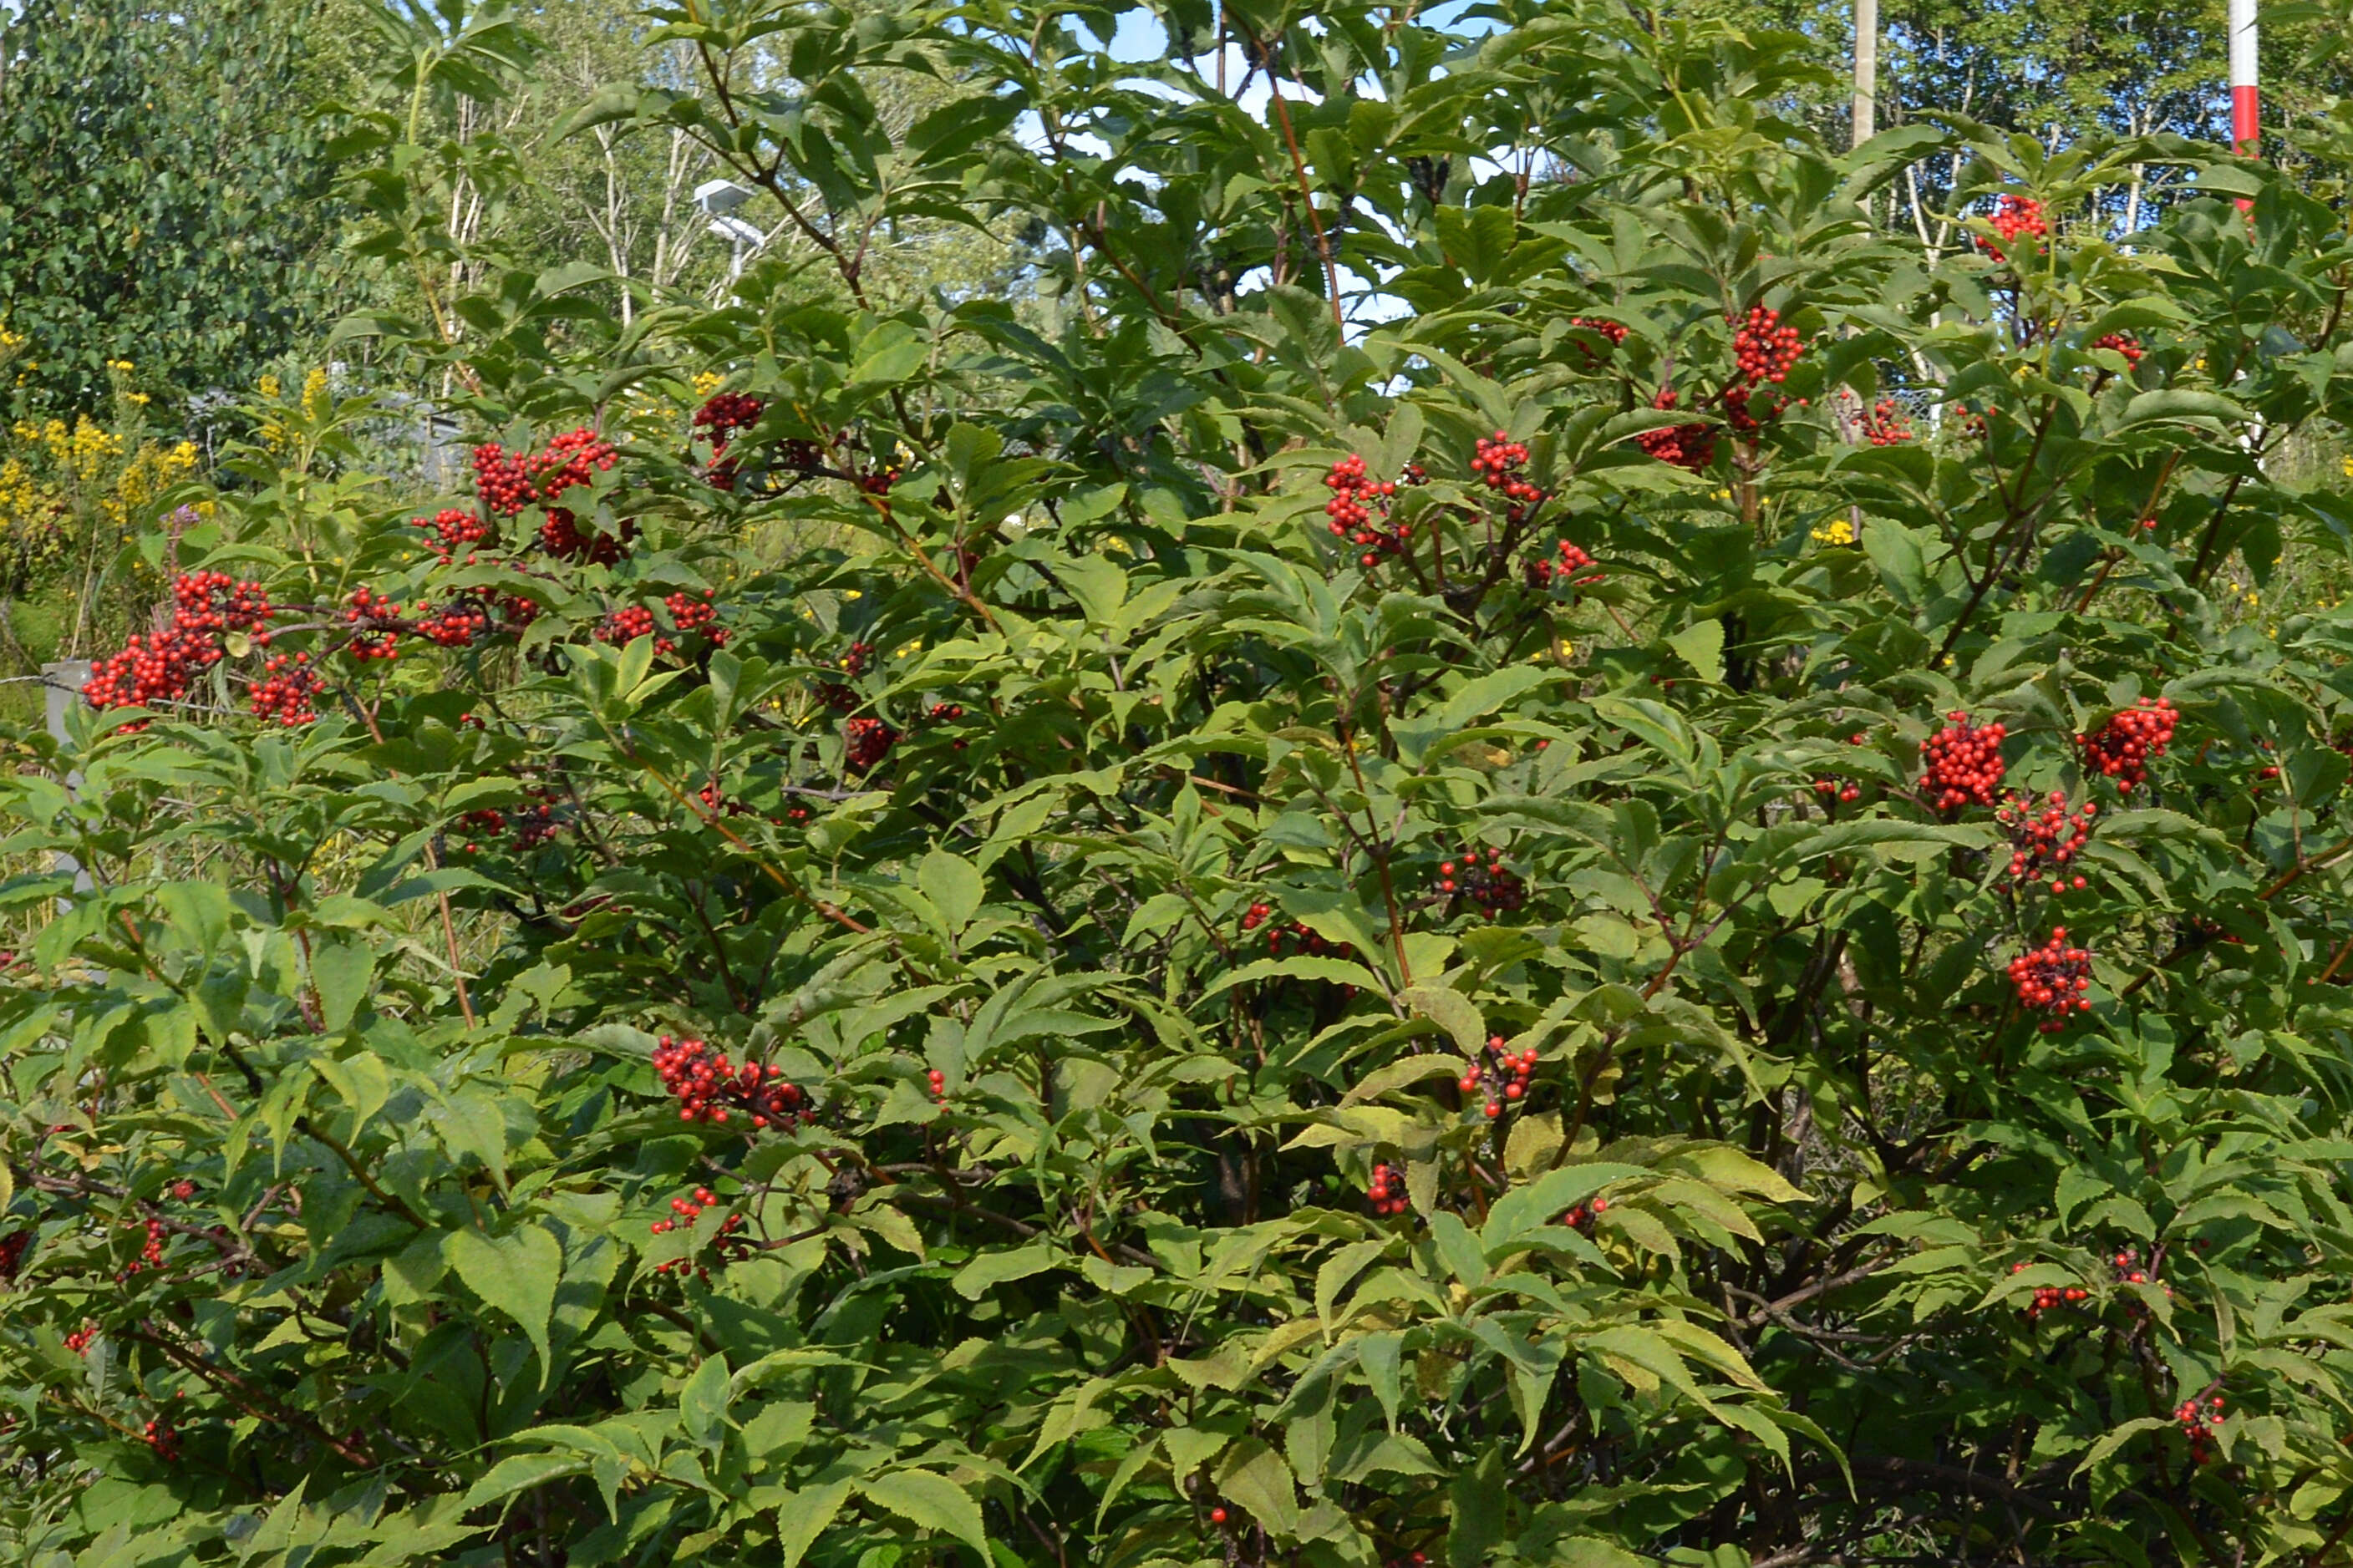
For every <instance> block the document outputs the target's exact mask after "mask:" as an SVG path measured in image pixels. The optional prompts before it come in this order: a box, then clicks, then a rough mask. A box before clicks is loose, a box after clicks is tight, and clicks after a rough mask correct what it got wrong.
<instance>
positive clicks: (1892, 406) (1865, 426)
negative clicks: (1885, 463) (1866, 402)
mask: <svg viewBox="0 0 2353 1568" xmlns="http://www.w3.org/2000/svg"><path fill="white" fill-rule="evenodd" d="M1862 438H1863V439H1864V440H1866V441H1868V442H1870V443H1871V444H1872V445H1873V446H1874V447H1900V446H1902V445H1903V444H1904V443H1905V442H1906V441H1909V440H1910V439H1912V421H1911V420H1910V419H1909V418H1908V417H1907V416H1905V412H1904V405H1902V404H1900V403H1898V402H1896V401H1895V400H1894V398H1890V397H1883V398H1881V399H1880V400H1879V401H1878V402H1877V403H1874V404H1873V405H1871V412H1870V413H1868V414H1866V415H1864V416H1862Z"/></svg>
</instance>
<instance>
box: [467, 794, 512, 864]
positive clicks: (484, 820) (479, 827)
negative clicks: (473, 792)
mask: <svg viewBox="0 0 2353 1568" xmlns="http://www.w3.org/2000/svg"><path fill="white" fill-rule="evenodd" d="M458 826H459V827H462V828H466V829H469V830H470V831H471V832H474V833H479V834H483V835H486V836H488V835H495V834H501V833H504V832H505V831H506V830H507V814H506V813H505V812H503V811H501V810H499V809H498V808H497V807H496V806H490V805H486V806H483V807H481V808H480V809H479V810H476V811H470V812H467V813H465V814H464V815H463V816H459V818H458ZM458 847H459V849H461V850H463V851H464V852H465V853H466V854H469V855H480V853H481V852H482V846H481V845H480V842H478V841H477V840H475V839H472V838H467V839H461V840H460V841H459V845H458Z"/></svg>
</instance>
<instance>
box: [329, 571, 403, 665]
mask: <svg viewBox="0 0 2353 1568" xmlns="http://www.w3.org/2000/svg"><path fill="white" fill-rule="evenodd" d="M343 620H344V622H345V623H346V624H347V625H349V626H351V627H352V628H353V629H352V640H351V641H350V642H348V643H345V644H344V645H343V652H345V653H346V654H348V655H350V656H351V657H352V658H355V659H357V660H359V661H360V662H361V663H362V664H365V663H367V662H368V661H369V660H370V659H378V658H381V659H387V660H388V659H396V658H399V657H400V644H399V641H398V638H399V635H400V631H401V625H402V623H401V619H400V605H398V604H397V603H396V602H395V601H393V600H391V599H385V598H381V597H379V596H378V595H377V594H376V592H375V589H373V588H370V587H368V586H366V585H365V584H362V585H361V586H360V587H357V588H354V589H353V590H352V602H351V604H350V605H349V606H347V607H346V608H345V609H344V611H343Z"/></svg>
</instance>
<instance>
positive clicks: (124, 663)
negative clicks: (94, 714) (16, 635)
mask: <svg viewBox="0 0 2353 1568" xmlns="http://www.w3.org/2000/svg"><path fill="white" fill-rule="evenodd" d="M172 600H173V606H172V624H171V625H170V626H166V627H164V629H163V630H161V631H157V632H151V633H149V634H148V635H146V636H145V637H139V636H135V635H134V636H133V637H131V638H130V639H129V641H127V642H126V643H124V644H123V647H122V651H121V652H120V653H117V654H113V655H111V656H110V657H108V658H103V659H100V660H99V661H98V663H97V665H96V667H95V668H93V669H92V671H91V672H90V679H88V680H87V681H85V682H83V684H82V689H81V694H82V698H83V700H86V701H87V702H89V704H90V706H91V707H92V708H98V709H106V708H143V707H148V706H151V705H153V704H154V703H158V702H176V701H178V700H180V699H182V698H184V697H185V696H187V694H188V689H189V687H190V684H191V683H192V681H193V680H194V679H195V676H196V675H197V673H198V672H200V671H203V670H206V669H210V668H212V667H213V666H214V665H216V664H218V663H219V662H220V660H221V656H222V654H223V652H224V651H225V650H224V649H223V647H222V645H221V637H223V635H224V634H227V633H229V632H249V633H251V634H252V636H253V641H254V644H255V646H257V647H268V646H269V629H268V623H269V618H270V617H271V616H274V615H276V614H277V613H278V612H277V610H276V608H275V606H273V605H271V604H270V602H269V594H268V593H267V592H265V591H264V590H263V588H262V587H261V585H260V584H258V583H248V582H243V581H240V580H238V579H237V578H234V577H231V576H229V575H228V574H227V573H225V572H190V573H184V574H181V575H180V576H178V577H177V578H175V579H174V581H173V584H172Z"/></svg>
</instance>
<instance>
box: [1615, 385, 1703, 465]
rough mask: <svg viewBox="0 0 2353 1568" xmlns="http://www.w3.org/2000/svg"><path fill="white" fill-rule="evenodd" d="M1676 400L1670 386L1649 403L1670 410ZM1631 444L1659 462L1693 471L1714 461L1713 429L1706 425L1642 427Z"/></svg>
mask: <svg viewBox="0 0 2353 1568" xmlns="http://www.w3.org/2000/svg"><path fill="white" fill-rule="evenodd" d="M1679 401H1680V399H1679V395H1678V394H1677V393H1676V391H1675V389H1674V388H1673V387H1672V386H1662V387H1661V388H1659V393H1658V395H1657V396H1655V397H1653V398H1651V407H1653V408H1657V409H1662V410H1672V409H1673V408H1675V407H1676V406H1678V405H1679ZM1634 444H1635V445H1636V446H1638V447H1641V448H1642V450H1643V451H1644V452H1646V453H1648V454H1649V455H1650V456H1651V457H1653V458H1657V459H1658V460H1659V461H1661V462H1662V463H1672V464H1673V465H1674V466H1675V467H1676V468H1689V469H1690V470H1691V471H1692V472H1693V473H1698V472H1699V471H1700V470H1701V469H1702V468H1706V467H1707V466H1708V465H1709V464H1710V463H1713V462H1714V461H1715V430H1714V429H1713V428H1712V427H1710V426H1705V425H1670V426H1667V427H1666V428H1664V429H1662V430H1645V431H1643V432H1642V433H1641V435H1639V436H1637V437H1634Z"/></svg>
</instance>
